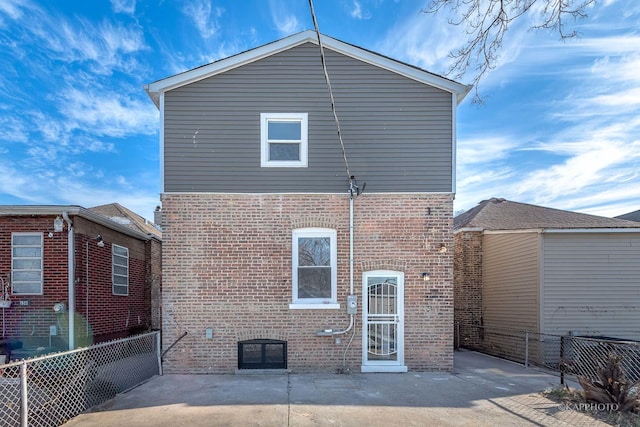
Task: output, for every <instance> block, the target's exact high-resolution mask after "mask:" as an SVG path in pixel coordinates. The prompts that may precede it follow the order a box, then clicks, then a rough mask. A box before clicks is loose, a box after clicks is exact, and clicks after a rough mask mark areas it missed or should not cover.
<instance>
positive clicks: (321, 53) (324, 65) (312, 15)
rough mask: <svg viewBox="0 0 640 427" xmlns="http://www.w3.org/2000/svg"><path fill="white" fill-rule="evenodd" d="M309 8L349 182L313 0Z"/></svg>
mask: <svg viewBox="0 0 640 427" xmlns="http://www.w3.org/2000/svg"><path fill="white" fill-rule="evenodd" d="M309 9H311V19H312V20H313V26H314V28H315V31H316V35H317V36H318V46H319V47H320V62H322V70H323V71H324V80H325V81H326V82H327V88H328V89H329V98H331V111H332V112H333V119H334V120H335V122H336V129H337V130H338V140H339V141H340V147H342V157H343V158H344V166H345V168H346V170H347V179H348V180H349V183H351V181H352V180H353V176H352V175H351V172H349V161H348V160H347V150H345V148H344V142H342V132H340V120H338V113H337V112H336V103H335V100H334V98H333V90H332V89H331V81H330V80H329V73H328V72H327V63H326V61H325V57H324V48H323V46H322V40H321V37H320V29H319V28H318V21H317V20H316V12H315V10H314V9H313V0H309Z"/></svg>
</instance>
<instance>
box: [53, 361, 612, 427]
mask: <svg viewBox="0 0 640 427" xmlns="http://www.w3.org/2000/svg"><path fill="white" fill-rule="evenodd" d="M558 384H559V377H557V376H554V375H550V374H549V373H546V372H544V371H540V370H536V369H525V368H524V367H522V366H521V365H518V364H515V363H511V362H508V361H504V360H501V359H496V358H493V357H490V356H486V355H482V354H479V353H474V352H467V351H462V352H456V355H455V372H454V373H433V372H431V373H414V372H410V373H404V374H351V375H339V374H287V373H283V374H280V375H165V376H162V377H154V378H153V379H152V380H151V381H149V382H147V383H145V384H143V385H142V386H140V387H138V388H136V389H133V390H131V391H130V392H128V393H125V394H122V395H118V396H116V397H115V398H114V399H112V400H111V401H109V402H107V403H105V404H104V405H101V406H100V407H98V408H95V409H94V411H93V412H90V413H86V414H82V415H80V416H78V417H76V418H74V419H73V420H71V421H69V422H68V423H67V424H65V425H66V426H83V427H84V426H89V427H91V426H101V427H103V426H118V427H120V426H122V425H153V426H172V427H173V426H181V425H190V426H246V425H254V426H323V425H331V426H389V425H392V426H395V425H403V426H425V425H438V426H496V425H508V426H530V425H537V426H571V425H584V426H587V425H588V426H594V425H598V423H597V422H596V421H595V420H593V418H591V417H589V416H587V415H585V414H580V413H576V412H575V411H563V410H562V408H561V407H560V405H558V404H557V403H554V402H551V401H550V400H548V399H545V398H543V397H542V396H541V395H540V392H541V391H543V390H544V389H545V388H548V387H550V386H555V385H558ZM602 425H605V424H602Z"/></svg>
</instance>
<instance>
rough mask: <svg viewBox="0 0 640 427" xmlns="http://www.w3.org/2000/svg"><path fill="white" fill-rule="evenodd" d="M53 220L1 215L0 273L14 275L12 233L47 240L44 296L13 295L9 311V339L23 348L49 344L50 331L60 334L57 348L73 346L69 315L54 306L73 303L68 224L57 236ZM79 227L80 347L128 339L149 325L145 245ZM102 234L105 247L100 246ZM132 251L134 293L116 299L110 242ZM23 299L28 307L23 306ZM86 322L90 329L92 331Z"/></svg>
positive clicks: (78, 223) (83, 223)
mask: <svg viewBox="0 0 640 427" xmlns="http://www.w3.org/2000/svg"><path fill="white" fill-rule="evenodd" d="M54 218H55V217H54V216H33V217H26V216H18V217H0V275H2V276H3V277H5V278H6V275H7V273H9V272H11V233H12V232H42V233H43V236H44V239H43V242H44V243H43V244H44V253H43V262H44V286H43V294H42V295H12V296H11V299H12V301H13V304H12V306H11V307H10V308H8V309H5V313H4V314H5V330H6V335H7V337H9V338H17V339H20V340H22V341H23V343H24V347H38V346H48V345H49V327H50V326H51V325H56V326H57V327H58V335H57V336H56V337H53V338H52V344H54V345H55V346H58V347H63V348H66V347H67V346H68V334H69V332H68V322H69V320H68V314H67V313H63V314H56V313H55V312H54V311H53V305H54V304H55V303H57V302H64V303H65V304H67V305H68V301H69V298H68V286H69V285H68V267H67V266H68V251H67V239H68V236H67V225H66V224H65V230H64V231H63V232H59V233H53V234H52V237H49V235H48V233H49V232H50V231H51V232H53V220H54ZM73 222H74V227H75V231H76V233H75V278H76V286H75V291H76V304H75V309H76V318H75V327H76V338H75V344H76V346H85V345H89V344H91V343H93V342H95V341H101V340H105V339H111V338H116V337H121V336H127V335H128V334H129V333H130V332H131V331H132V330H135V329H139V328H146V327H148V326H149V324H150V309H149V304H148V300H149V299H150V296H148V292H147V291H148V289H146V287H145V276H146V267H145V250H144V249H145V244H144V242H143V241H140V240H138V239H135V238H132V237H130V236H127V235H124V234H121V233H119V232H116V231H113V230H109V229H106V228H105V227H104V226H101V225H98V224H94V223H92V222H89V221H87V220H85V219H83V218H79V217H74V218H73ZM98 233H101V234H102V236H103V238H104V241H105V246H104V247H99V246H97V241H96V240H95V237H96V236H97V235H98ZM113 243H116V244H119V245H121V246H125V247H128V248H129V295H128V296H120V295H113V292H112V285H111V244H113ZM20 301H23V302H25V303H28V305H25V306H23V305H20ZM87 324H88V325H89V328H88V331H89V332H88V333H87Z"/></svg>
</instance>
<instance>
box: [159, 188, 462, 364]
mask: <svg viewBox="0 0 640 427" xmlns="http://www.w3.org/2000/svg"><path fill="white" fill-rule="evenodd" d="M162 202H163V248H162V256H163V260H162V262H163V294H162V298H163V302H162V309H163V348H164V349H167V348H168V347H169V346H170V345H171V344H172V343H173V342H174V341H175V340H176V339H177V338H178V337H179V336H180V335H181V334H182V333H183V332H188V335H187V336H186V337H185V338H184V339H182V340H181V341H180V342H179V343H178V344H176V346H175V347H174V348H172V349H171V350H170V351H169V352H168V353H167V355H166V356H165V359H164V360H165V365H164V367H165V371H166V372H193V373H207V372H211V373H214V372H233V371H234V370H235V369H236V368H237V342H238V341H241V340H248V339H254V338H273V339H280V340H286V341H287V342H288V367H289V368H290V369H291V370H293V371H298V372H301V371H323V370H324V371H335V370H336V369H339V368H340V367H342V360H343V355H344V356H345V358H346V365H347V366H348V367H349V368H351V369H353V370H359V369H360V365H361V360H362V330H361V323H362V322H361V320H362V318H361V316H362V315H361V313H360V309H359V313H358V315H357V317H356V318H357V325H356V328H355V329H354V331H355V336H354V338H353V341H352V343H351V346H350V347H349V348H348V349H347V344H348V342H349V340H350V338H351V333H349V334H347V335H343V336H341V338H342V342H341V343H340V344H336V342H335V340H334V339H333V338H331V337H318V336H316V334H315V333H316V331H318V330H322V329H325V328H332V329H342V328H345V327H346V326H347V325H348V323H349V317H348V316H347V314H346V306H345V304H346V297H347V295H348V294H349V198H348V196H347V195H327V194H317V195H301V194H290V195H266V194H263V195H249V194H244V195H242V194H227V195H220V194H165V195H163V198H162ZM354 217H355V251H354V259H355V261H354V264H355V269H354V270H355V271H354V293H355V294H356V295H358V300H359V301H361V298H362V273H363V272H364V271H370V270H387V269H388V270H397V271H402V272H403V273H404V278H405V282H404V284H405V304H404V306H405V364H406V365H407V366H408V368H409V369H410V370H416V371H421V370H451V369H452V368H453V341H452V339H453V326H452V325H453V286H452V282H453V269H452V267H453V250H452V247H453V236H452V234H451V228H452V222H453V220H452V200H451V197H450V196H449V195H419V194H393V195H391V194H384V195H382V194H381V195H376V194H371V193H364V194H363V195H361V196H360V197H358V198H357V199H356V200H355V215H354ZM302 227H327V228H333V229H335V230H337V236H338V237H337V238H338V302H339V303H340V304H341V308H340V309H339V310H291V309H289V303H291V298H292V295H291V286H292V285H291V232H292V230H293V229H296V228H302ZM443 248H444V249H443ZM424 271H426V272H429V273H430V275H431V281H429V282H427V283H425V282H424V281H423V279H422V272H424ZM359 305H360V306H361V304H359ZM360 308H361V307H360ZM207 328H211V329H212V330H213V338H212V339H206V337H205V330H206V329H207ZM345 352H346V353H345Z"/></svg>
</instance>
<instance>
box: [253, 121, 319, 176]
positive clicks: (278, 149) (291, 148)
mask: <svg viewBox="0 0 640 427" xmlns="http://www.w3.org/2000/svg"><path fill="white" fill-rule="evenodd" d="M307 120H308V114H307V113H262V114H260V152H261V157H260V166H262V167H307V151H308V150H307V147H308V131H307V129H308V125H307Z"/></svg>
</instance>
